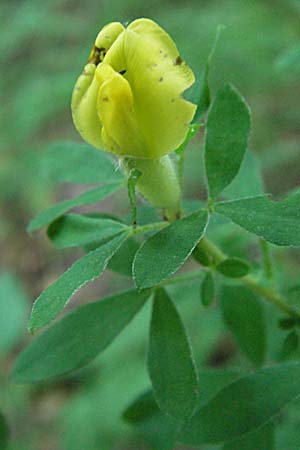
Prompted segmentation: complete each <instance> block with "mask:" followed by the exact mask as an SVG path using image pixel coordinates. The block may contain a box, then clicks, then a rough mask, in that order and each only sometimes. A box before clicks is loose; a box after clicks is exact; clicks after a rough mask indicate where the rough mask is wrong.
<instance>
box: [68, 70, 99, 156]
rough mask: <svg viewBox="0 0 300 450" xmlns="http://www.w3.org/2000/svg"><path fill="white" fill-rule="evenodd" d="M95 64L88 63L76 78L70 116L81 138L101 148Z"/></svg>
mask: <svg viewBox="0 0 300 450" xmlns="http://www.w3.org/2000/svg"><path fill="white" fill-rule="evenodd" d="M95 70H96V66H95V64H92V63H89V64H87V65H86V66H85V68H84V70H83V73H82V75H80V77H79V78H78V80H77V82H76V84H75V87H74V90H73V95H72V116H73V121H74V124H75V126H76V128H77V131H78V132H79V133H80V135H81V136H82V138H83V139H84V140H85V141H87V142H88V143H89V144H91V145H93V146H94V147H96V148H99V149H101V148H103V143H102V140H101V131H102V125H101V122H100V119H99V116H98V114H97V108H96V105H97V96H98V90H99V82H98V80H97V78H96V76H95Z"/></svg>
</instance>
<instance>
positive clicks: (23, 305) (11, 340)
mask: <svg viewBox="0 0 300 450" xmlns="http://www.w3.org/2000/svg"><path fill="white" fill-rule="evenodd" d="M0 311H1V314H0V354H5V353H6V352H9V351H10V350H11V349H12V348H13V347H14V346H15V345H16V344H17V343H18V342H19V340H20V339H21V338H22V336H23V334H24V328H25V326H26V321H27V317H28V312H29V302H28V298H27V295H26V294H25V292H24V291H23V288H22V286H21V284H20V282H19V280H18V279H17V278H15V276H14V275H12V274H10V273H3V274H2V275H1V276H0Z"/></svg>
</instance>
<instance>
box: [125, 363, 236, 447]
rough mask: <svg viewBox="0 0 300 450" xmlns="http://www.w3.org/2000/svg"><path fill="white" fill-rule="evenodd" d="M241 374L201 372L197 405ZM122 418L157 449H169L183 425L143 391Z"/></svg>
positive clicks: (150, 394) (150, 392) (233, 372)
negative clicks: (164, 411)
mask: <svg viewBox="0 0 300 450" xmlns="http://www.w3.org/2000/svg"><path fill="white" fill-rule="evenodd" d="M240 375H241V374H240V373H239V372H236V371H229V370H226V371H222V370H212V369H208V370H207V369H206V370H201V371H200V374H199V378H200V380H201V383H200V386H199V398H198V402H199V405H204V404H205V403H207V402H208V401H209V400H210V399H211V398H212V397H214V395H215V394H216V393H217V392H219V391H220V389H222V388H223V387H224V386H227V385H228V384H229V383H231V382H232V381H233V380H235V379H237V378H239V377H240ZM123 419H125V420H126V421H127V422H129V423H131V424H133V425H135V426H136V427H138V430H139V431H140V432H141V433H142V434H143V436H144V437H145V438H146V440H148V441H149V442H150V444H151V445H152V447H153V448H155V449H157V450H172V449H173V448H174V447H175V443H176V441H177V436H178V433H179V431H180V428H181V426H182V423H181V422H178V421H177V420H175V419H173V418H171V417H170V416H168V415H167V414H164V413H163V412H162V411H161V410H160V409H159V407H158V405H157V403H156V401H155V398H154V395H153V391H151V390H148V391H146V392H143V393H142V394H141V395H140V396H139V397H138V398H137V399H136V400H134V401H133V403H132V404H131V405H129V407H128V408H127V409H126V411H125V412H124V413H123ZM243 450H244V449H243Z"/></svg>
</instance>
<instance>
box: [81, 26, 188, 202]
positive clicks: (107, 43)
mask: <svg viewBox="0 0 300 450" xmlns="http://www.w3.org/2000/svg"><path fill="white" fill-rule="evenodd" d="M194 81H195V78H194V74H193V72H192V70H191V69H190V68H189V67H188V66H187V64H186V63H185V62H184V61H183V60H182V59H181V57H180V56H179V52H178V50H177V47H176V45H175V43H174V42H173V40H172V39H171V38H170V36H169V35H168V34H167V33H166V32H165V31H164V30H163V29H162V28H161V27H160V26H158V25H157V24H156V23H155V22H153V21H152V20H150V19H138V20H135V21H133V22H132V23H130V24H129V25H128V27H127V28H124V26H123V25H122V24H121V23H119V22H113V23H110V24H108V25H106V26H105V27H104V28H103V29H102V30H101V31H100V33H99V34H98V36H97V38H96V41H95V45H94V47H93V49H92V52H91V54H90V57H89V60H88V63H87V65H86V66H85V68H84V71H83V73H82V75H81V76H80V77H79V79H78V80H77V82H76V85H75V87H74V91H73V97H72V114H73V120H74V124H75V126H76V128H77V130H78V131H79V133H80V134H81V136H82V137H83V139H84V140H85V141H87V142H89V143H90V144H92V145H93V146H95V147H96V148H99V149H102V150H105V151H108V152H111V153H114V154H115V155H117V156H118V157H120V158H122V159H124V158H131V159H134V160H136V161H137V162H136V166H137V167H138V166H139V164H140V165H143V174H146V172H147V163H145V160H148V161H149V160H155V162H154V163H152V164H151V163H150V161H149V170H150V167H151V170H152V171H153V170H155V167H158V166H157V162H158V160H160V159H161V158H162V157H163V156H164V155H168V154H169V153H170V152H172V151H173V150H175V149H176V148H177V147H179V146H180V145H181V144H182V143H183V141H184V140H185V137H186V134H187V132H188V129H189V124H190V123H191V121H192V119H193V116H194V114H195V110H196V105H194V104H192V103H190V102H188V101H186V100H185V99H184V98H183V97H182V93H183V92H184V91H185V90H186V89H188V88H189V87H190V86H191V85H192V84H193V83H194ZM139 160H141V161H140V163H139ZM142 161H143V162H142ZM162 161H163V164H164V169H163V173H164V174H165V172H166V167H167V166H169V165H170V164H169V163H166V159H163V160H162ZM125 167H126V164H125ZM171 169H172V170H173V172H174V168H173V167H170V170H171ZM168 170H169V169H168ZM160 172H161V170H160ZM148 175H149V176H148V182H149V181H150V178H151V176H150V175H151V174H150V173H149V174H148ZM170 175H171V178H173V179H174V174H170ZM149 177H150V178H149ZM143 178H144V180H146V176H144V177H141V179H140V181H139V182H138V185H137V186H138V188H139V189H140V190H141V192H142V193H143V186H142V185H143ZM154 178H155V177H154ZM161 182H162V180H161ZM163 184H164V182H162V186H161V187H162V189H163ZM174 186H175V185H174ZM148 188H149V186H148V187H147V195H146V197H147V198H148V199H150V201H151V202H152V203H156V204H157V203H164V205H162V207H165V206H166V205H165V203H166V202H159V201H156V202H153V199H151V198H149V193H148V192H149V189H148ZM176 189H177V188H176ZM144 190H145V189H144ZM150 191H151V187H150ZM176 196H177V200H176V202H177V203H178V193H177V194H176ZM150 197H151V195H150ZM157 200H158V199H157ZM172 202H173V203H174V199H173V200H172V201H171V200H170V203H172ZM159 206H160V205H159Z"/></svg>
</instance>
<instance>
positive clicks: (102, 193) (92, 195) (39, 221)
mask: <svg viewBox="0 0 300 450" xmlns="http://www.w3.org/2000/svg"><path fill="white" fill-rule="evenodd" d="M122 187H123V184H122V183H120V182H117V183H111V184H107V185H104V186H101V187H97V188H94V189H91V190H89V191H86V192H84V193H83V194H80V195H78V197H75V198H72V199H71V200H64V201H63V202H60V203H56V205H53V206H51V207H50V208H48V209H45V210H44V211H42V212H41V213H40V214H38V215H37V216H36V217H35V218H34V219H33V220H32V221H31V222H30V224H29V225H28V231H29V232H32V231H35V230H38V229H39V228H42V227H44V226H45V225H49V224H50V223H51V222H53V221H54V220H56V219H57V218H58V217H60V216H62V215H63V214H65V213H66V212H68V211H70V210H71V209H73V208H76V207H77V206H84V205H91V204H92V203H97V202H100V201H101V200H104V199H105V198H107V197H109V196H110V195H112V194H113V193H114V192H116V191H118V190H119V189H121V188H122Z"/></svg>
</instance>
